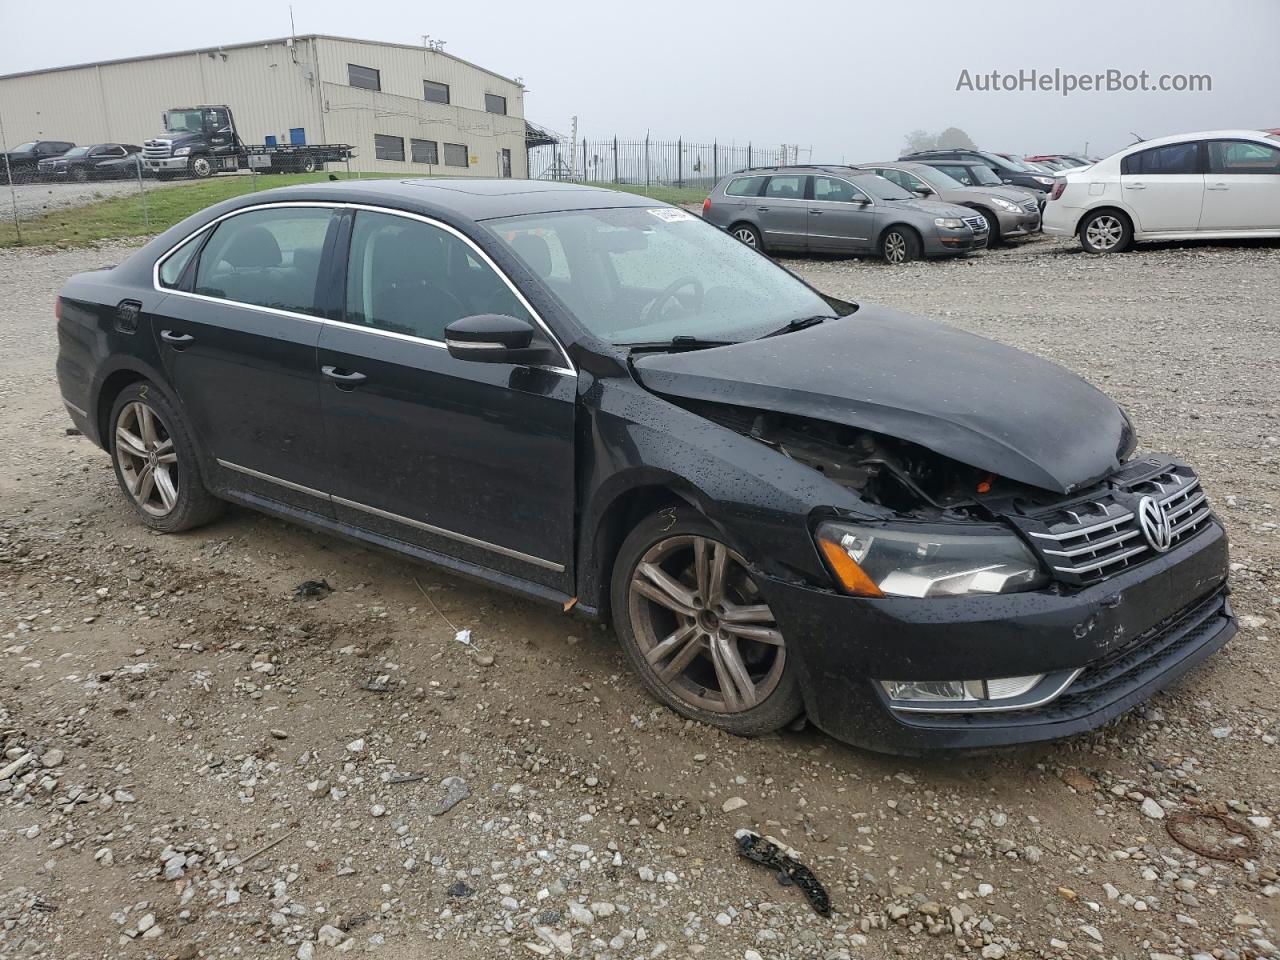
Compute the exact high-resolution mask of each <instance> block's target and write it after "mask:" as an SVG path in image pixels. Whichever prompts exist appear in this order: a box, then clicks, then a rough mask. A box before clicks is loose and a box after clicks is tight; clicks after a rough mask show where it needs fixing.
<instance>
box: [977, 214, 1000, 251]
mask: <svg viewBox="0 0 1280 960" xmlns="http://www.w3.org/2000/svg"><path fill="white" fill-rule="evenodd" d="M976 213H977V214H978V216H980V217H981V218H982V219H983V220H984V221H986V224H987V246H988V247H998V246H1000V244H1001V243H1003V242H1004V240H1003V238H1002V237H1001V236H1000V220H999V219H998V218H997V217H996V215H995V214H994V213H992V212H991V211H990V210H983V209H981V208H979V209H978V210H976Z"/></svg>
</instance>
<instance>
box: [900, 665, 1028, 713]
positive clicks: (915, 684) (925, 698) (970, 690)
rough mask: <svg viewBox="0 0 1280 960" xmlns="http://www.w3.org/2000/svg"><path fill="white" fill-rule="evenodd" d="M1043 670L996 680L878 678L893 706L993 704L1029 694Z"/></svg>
mask: <svg viewBox="0 0 1280 960" xmlns="http://www.w3.org/2000/svg"><path fill="white" fill-rule="evenodd" d="M1044 676H1045V675H1044V674H1043V673H1037V674H1033V675H1031V676H1026V677H1001V678H999V679H996V680H881V681H880V686H881V687H883V688H884V692H885V694H886V695H887V696H888V697H889V699H890V700H892V701H893V704H892V705H893V706H895V707H896V706H919V705H921V704H940V703H974V704H977V703H980V702H984V703H996V702H999V701H1001V700H1013V699H1015V698H1017V697H1021V696H1024V695H1026V694H1027V693H1030V692H1031V691H1032V690H1033V689H1035V686H1036V684H1038V683H1039V682H1040V681H1041V680H1043V679H1044Z"/></svg>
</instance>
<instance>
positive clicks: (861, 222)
mask: <svg viewBox="0 0 1280 960" xmlns="http://www.w3.org/2000/svg"><path fill="white" fill-rule="evenodd" d="M857 197H861V198H864V199H866V200H868V201H869V200H870V198H869V197H867V196H866V194H864V193H863V192H862V191H861V190H858V189H857V188H856V187H854V186H853V185H852V184H850V183H848V182H847V181H845V180H841V179H840V178H839V177H819V176H815V177H814V178H813V199H812V200H810V201H809V227H808V233H809V249H810V250H824V251H831V252H834V253H844V252H848V253H853V252H858V251H865V250H870V249H871V247H872V245H873V244H874V242H875V235H876V234H875V219H876V208H875V207H874V206H873V205H872V204H871V203H870V202H867V203H855V202H854V200H855V198H857Z"/></svg>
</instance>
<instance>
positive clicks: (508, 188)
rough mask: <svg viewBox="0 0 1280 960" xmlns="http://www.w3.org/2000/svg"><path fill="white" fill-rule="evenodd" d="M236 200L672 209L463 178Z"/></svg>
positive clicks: (467, 213) (524, 210)
mask: <svg viewBox="0 0 1280 960" xmlns="http://www.w3.org/2000/svg"><path fill="white" fill-rule="evenodd" d="M238 199H239V200H241V201H243V202H242V203H237V204H235V205H234V206H252V205H256V204H262V203H285V202H288V201H291V200H295V201H313V202H314V201H320V202H327V203H369V204H374V205H379V206H387V207H392V208H395V209H401V210H408V211H410V212H416V213H422V214H426V215H439V214H442V213H447V214H452V215H453V216H454V217H458V218H463V219H467V220H490V219H494V218H497V217H514V216H522V215H525V214H534V213H554V212H559V211H564V210H595V209H601V208H607V207H666V206H670V204H666V203H662V202H660V201H657V200H654V199H652V198H650V197H642V196H638V195H636V194H633V193H623V192H622V191H620V190H609V189H605V188H603V187H597V186H591V185H587V184H577V183H559V182H556V181H554V180H514V179H510V180H509V179H480V178H476V179H470V178H468V179H462V178H460V177H459V178H447V177H420V178H405V179H393V178H386V179H378V180H373V179H371V180H331V181H329V182H328V183H314V184H299V185H296V186H291V187H280V188H277V189H274V190H265V191H262V192H260V193H250V194H245V195H244V196H243V197H240V198H238ZM232 209H234V207H232Z"/></svg>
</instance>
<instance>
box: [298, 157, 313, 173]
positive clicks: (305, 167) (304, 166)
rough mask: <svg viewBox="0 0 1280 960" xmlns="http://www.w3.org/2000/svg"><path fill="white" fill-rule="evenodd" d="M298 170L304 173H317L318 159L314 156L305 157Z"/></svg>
mask: <svg viewBox="0 0 1280 960" xmlns="http://www.w3.org/2000/svg"><path fill="white" fill-rule="evenodd" d="M298 169H299V170H300V171H301V172H302V173H315V172H316V158H315V157H312V156H305V157H303V158H302V161H301V162H300V163H299V164H298Z"/></svg>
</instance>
